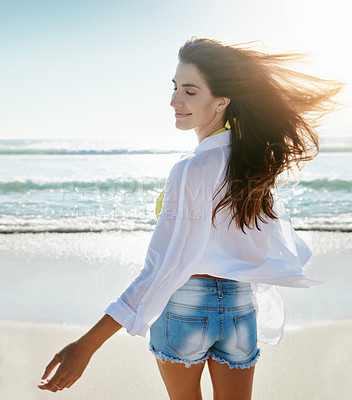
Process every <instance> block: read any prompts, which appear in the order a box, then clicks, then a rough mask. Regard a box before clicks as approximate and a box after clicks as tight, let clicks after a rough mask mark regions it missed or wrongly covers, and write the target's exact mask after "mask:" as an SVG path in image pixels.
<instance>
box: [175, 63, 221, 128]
mask: <svg viewBox="0 0 352 400" xmlns="http://www.w3.org/2000/svg"><path fill="white" fill-rule="evenodd" d="M172 81H173V82H174V92H173V95H172V99H171V103H170V105H171V107H173V108H174V109H175V117H176V127H177V128H178V129H181V130H189V129H196V131H206V130H211V129H212V128H213V126H214V125H217V124H219V123H220V124H223V113H222V112H221V111H222V110H220V111H219V105H220V104H221V98H217V97H213V95H212V94H211V92H210V89H209V87H208V86H207V83H206V82H205V80H204V78H203V77H202V75H201V74H200V72H199V70H198V68H197V67H196V66H195V65H193V64H183V63H179V64H178V66H177V69H176V74H175V77H174V79H173V80H172ZM208 128H209V129H208ZM210 133H211V132H210Z"/></svg>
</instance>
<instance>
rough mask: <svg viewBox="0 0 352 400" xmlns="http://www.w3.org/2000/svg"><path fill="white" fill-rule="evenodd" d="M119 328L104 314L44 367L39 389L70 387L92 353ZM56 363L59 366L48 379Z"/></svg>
mask: <svg viewBox="0 0 352 400" xmlns="http://www.w3.org/2000/svg"><path fill="white" fill-rule="evenodd" d="M121 328H122V326H121V325H120V324H119V323H118V322H116V321H115V320H114V319H113V318H111V317H110V315H107V314H105V315H104V316H103V318H102V319H101V320H100V321H98V322H97V323H96V324H95V325H94V326H93V328H92V329H90V330H89V331H88V332H87V333H86V334H85V335H83V336H82V337H81V338H80V339H78V340H77V341H75V342H73V343H70V344H69V345H68V346H66V347H64V348H63V349H62V350H61V351H59V352H58V353H57V354H56V355H55V357H54V358H53V359H52V360H51V361H50V363H49V364H48V366H47V367H46V369H45V372H44V375H43V376H42V382H41V383H40V384H39V385H38V387H39V389H42V390H50V391H51V392H56V391H58V390H62V389H64V388H69V387H71V386H72V385H73V384H74V383H75V382H76V381H77V379H79V378H80V377H81V376H82V374H83V372H84V370H85V369H86V367H87V365H88V363H89V360H90V359H91V357H92V355H93V354H94V353H95V352H96V351H97V350H98V349H99V347H100V346H101V345H102V344H103V343H104V342H105V341H106V340H107V339H109V338H110V337H111V336H112V335H113V334H114V333H116V332H117V331H118V330H120V329H121ZM58 364H60V365H59V368H58V369H57V371H56V372H55V374H54V376H53V377H52V378H51V379H50V380H49V381H48V377H49V376H50V375H51V373H52V372H53V370H54V369H55V367H56V366H57V365H58Z"/></svg>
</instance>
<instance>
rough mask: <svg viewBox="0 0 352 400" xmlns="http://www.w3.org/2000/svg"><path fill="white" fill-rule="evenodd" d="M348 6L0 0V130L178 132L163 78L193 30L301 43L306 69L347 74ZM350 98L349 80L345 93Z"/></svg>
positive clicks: (289, 45) (282, 44) (345, 126)
mask: <svg viewBox="0 0 352 400" xmlns="http://www.w3.org/2000/svg"><path fill="white" fill-rule="evenodd" d="M348 7H349V8H351V6H350V5H349V3H348V2H346V1H343V0H335V1H329V2H328V1H325V0H313V1H308V0H304V1H303V0H295V1H293V2H286V1H282V0H272V1H270V0H267V1H259V0H231V1H230V0H216V1H210V0H193V1H192V0H178V1H168V0H148V1H141V0H128V1H127V0H126V1H119V0H114V1H113V0H8V1H6V0H0V53H1V63H0V70H1V83H0V91H1V96H0V110H1V111H0V113H1V117H0V139H10V138H14V139H15V138H48V139H49V138H68V137H73V138H88V139H98V140H99V139H104V138H109V139H112V138H116V139H119V138H124V139H126V138H129V137H132V136H133V137H134V138H136V139H137V140H143V138H145V139H147V138H149V137H159V138H161V139H162V140H163V139H164V138H165V135H170V137H177V135H180V133H177V131H176V129H175V128H174V116H173V111H172V109H171V107H170V106H169V101H170V96H171V93H172V88H173V85H172V83H171V79H172V77H173V74H174V71H175V68H176V65H177V52H178V49H179V47H180V46H181V45H182V44H183V43H184V42H185V41H186V40H187V39H188V38H190V37H191V36H193V35H196V36H204V37H212V38H216V39H220V40H224V41H230V42H244V41H251V40H261V41H262V42H263V43H264V44H265V45H266V46H268V47H270V48H275V49H278V50H285V49H288V50H290V49H291V50H303V51H306V52H308V53H310V54H312V61H313V64H312V65H311V66H310V67H309V68H310V71H309V72H312V73H314V74H316V75H320V76H322V77H329V78H339V79H341V78H342V79H344V80H345V81H347V82H350V81H351V80H352V72H351V71H352V58H351V55H350V43H349V40H350V38H351V37H352V30H351V18H350V15H351V12H350V11H351V10H349V9H348ZM351 98H352V96H351V88H350V86H349V87H348V88H347V89H346V91H345V94H344V100H345V101H346V103H347V104H350V103H352V102H351ZM349 114H352V113H351V109H349V110H345V111H343V112H339V113H336V114H335V115H334V116H332V117H331V121H330V123H329V124H328V126H327V128H326V129H327V130H328V131H331V132H333V131H335V132H336V131H338V132H339V133H341V134H344V135H348V134H349V129H350V126H351V122H352V118H350V117H349ZM175 135H176V136H175ZM188 135H189V136H195V135H194V134H193V133H191V132H189V133H188Z"/></svg>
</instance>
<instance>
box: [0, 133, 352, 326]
mask: <svg viewBox="0 0 352 400" xmlns="http://www.w3.org/2000/svg"><path fill="white" fill-rule="evenodd" d="M180 141H181V140H180ZM320 146H321V148H320V153H319V155H318V156H317V157H316V158H315V159H314V160H313V161H311V162H309V163H307V165H306V166H305V167H304V168H303V170H302V171H301V172H299V173H298V172H296V174H295V175H294V176H289V179H288V180H287V179H286V176H285V177H282V179H280V184H279V187H278V189H277V190H276V191H277V193H278V194H279V195H280V196H281V197H282V199H283V201H284V204H285V207H286V209H287V211H288V212H289V214H290V215H291V219H292V223H293V226H294V228H295V229H296V230H297V232H298V234H299V235H300V236H301V237H302V238H304V239H305V240H307V241H308V242H309V241H310V237H312V236H311V232H313V231H314V232H321V234H322V235H323V236H321V237H324V238H325V239H324V240H326V238H330V239H328V240H330V242H329V246H330V247H331V246H333V248H335V247H336V248H339V249H340V250H341V251H342V252H343V251H344V250H346V247H348V248H349V246H351V240H350V239H351V237H350V235H351V233H350V232H351V231H352V139H351V138H348V137H334V138H328V137H323V138H322V139H321V143H320ZM194 147H195V146H194ZM192 149H193V148H192V147H189V146H185V145H183V146H182V143H181V144H179V145H177V146H175V145H173V146H168V145H163V144H162V143H159V144H157V145H154V146H146V147H143V145H138V146H136V145H135V144H133V145H132V144H130V145H129V144H126V143H125V144H122V143H119V142H117V141H87V140H84V141H83V140H0V260H1V264H0V273H1V276H2V280H1V283H0V289H1V290H0V304H2V307H1V309H0V318H3V319H14V320H28V321H36V322H38V321H39V322H52V323H71V324H78V325H80V324H90V323H92V322H94V320H95V318H96V317H97V316H99V315H100V314H101V311H102V310H103V309H104V306H107V303H108V302H109V301H111V300H112V296H113V294H116V297H117V295H118V294H119V292H120V291H121V290H122V289H123V288H124V287H125V286H126V285H127V284H128V282H129V281H130V280H131V279H132V278H133V277H134V276H135V275H136V273H137V272H138V270H139V269H140V268H141V267H142V266H143V261H144V257H145V253H146V250H147V247H148V243H149V240H150V238H151V235H152V232H153V230H154V227H155V224H156V217H155V200H156V198H157V196H158V194H159V193H160V192H161V191H162V189H163V187H164V185H165V181H166V179H167V176H168V174H169V172H170V170H171V168H172V166H173V165H174V164H175V162H177V161H178V160H179V159H180V157H181V156H182V154H185V153H188V152H190V151H191V150H192ZM284 181H286V183H285V184H284ZM331 241H332V242H331ZM314 243H316V242H314ZM314 243H313V242H312V246H313V247H314V246H316V244H314ZM342 244H343V246H342ZM319 246H320V247H319ZM319 246H318V247H319V249H318V250H317V251H318V253H319V254H323V253H322V252H324V246H325V247H326V244H325V245H324V243H319ZM334 246H335V247H334ZM339 254H341V252H340V253H339ZM325 260H326V258H325ZM335 260H336V257H335ZM324 265H325V264H324ZM343 268H345V269H344V271H345V272H344V274H347V275H348V277H350V275H351V271H350V270H349V269H348V267H347V266H346V267H343ZM316 272H318V274H319V272H320V274H321V273H322V271H316ZM325 272H326V273H327V276H329V271H328V270H327V271H325ZM325 272H324V271H323V275H324V274H325ZM351 277H352V276H351ZM341 279H342V287H343V284H344V283H345V282H346V275H342V276H341ZM333 282H334V283H333V287H330V292H331V291H332V292H333V290H334V288H335V287H336V286H338V285H340V283H341V282H340V283H339V282H335V281H333ZM323 286H324V285H323ZM327 287H328V288H329V286H327ZM340 287H341V285H340ZM285 290H286V289H285ZM316 290H318V288H317V289H314V291H316ZM347 291H349V289H348V288H347V286H346V296H347V298H350V297H348V296H350V295H349V294H347ZM287 293H288V294H287V298H288V302H289V304H291V316H292V318H291V319H292V321H300V320H302V319H305V320H307V319H309V318H312V315H316V314H317V311H316V310H315V309H314V307H313V311H311V312H310V311H307V310H304V306H302V304H301V302H302V297H300V298H299V299H296V298H295V296H294V295H291V292H290V291H288V292H287ZM348 293H349V292H348ZM92 297H93V298H94V304H93V305H91V306H90V308H88V309H87V307H86V306H84V305H83V304H84V303H83V299H85V300H86V299H87V298H92ZM303 297H304V296H303ZM345 300H346V297H344V301H345ZM311 301H313V302H314V296H313V300H311ZM341 301H342V300H341ZM316 307H317V309H318V303H317V304H316ZM328 308H329V307H328ZM314 310H315V311H314ZM319 310H320V309H319ZM334 312H335V310H334V308H333V307H332V309H331V310H330V311H329V312H327V311H326V309H325V311H324V310H321V312H320V313H319V315H320V317H319V318H320V319H324V318H333V317H334V316H336V315H335V314H334ZM99 313H100V314H99ZM314 313H315V314H314ZM346 315H347V316H349V317H352V314H351V312H350V311H348V310H347V306H346V310H345V311H343V312H341V313H340V314H339V316H338V317H339V318H341V317H346ZM319 318H316V319H317V320H319Z"/></svg>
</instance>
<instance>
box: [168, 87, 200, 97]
mask: <svg viewBox="0 0 352 400" xmlns="http://www.w3.org/2000/svg"><path fill="white" fill-rule="evenodd" d="M176 90H177V88H173V91H174V92H175V91H176ZM186 94H188V95H189V96H194V95H195V94H196V93H193V92H190V91H189V90H186Z"/></svg>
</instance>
